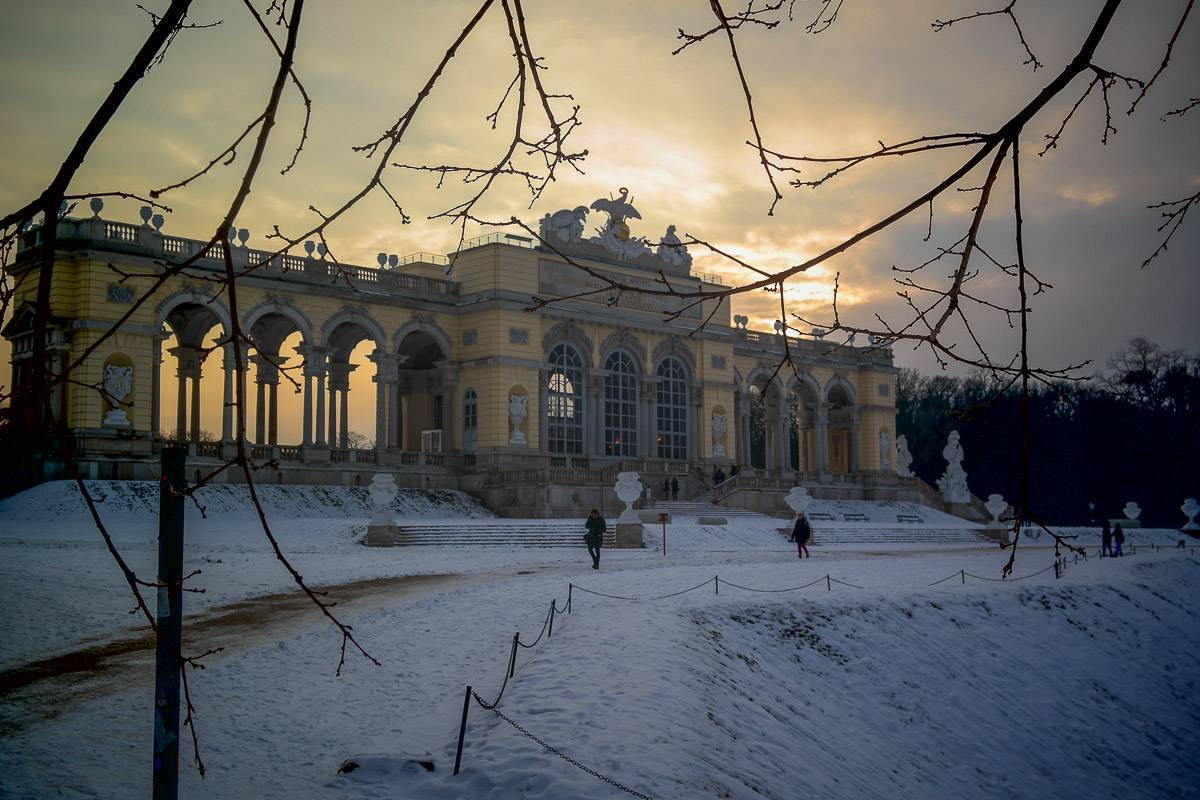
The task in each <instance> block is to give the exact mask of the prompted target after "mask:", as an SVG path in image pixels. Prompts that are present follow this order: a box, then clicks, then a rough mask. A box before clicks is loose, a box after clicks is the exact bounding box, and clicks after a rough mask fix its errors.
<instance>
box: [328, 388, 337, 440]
mask: <svg viewBox="0 0 1200 800" xmlns="http://www.w3.org/2000/svg"><path fill="white" fill-rule="evenodd" d="M337 401H338V390H337V389H335V388H333V380H332V379H330V381H329V446H330V447H337V446H338V444H337V439H338V435H337V432H338V430H337V423H338V413H337Z"/></svg>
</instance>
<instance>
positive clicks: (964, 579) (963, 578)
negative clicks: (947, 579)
mask: <svg viewBox="0 0 1200 800" xmlns="http://www.w3.org/2000/svg"><path fill="white" fill-rule="evenodd" d="M958 573H959V575H960V576H961V577H962V582H963V586H966V585H967V571H966V570H965V569H960V570H959V571H958Z"/></svg>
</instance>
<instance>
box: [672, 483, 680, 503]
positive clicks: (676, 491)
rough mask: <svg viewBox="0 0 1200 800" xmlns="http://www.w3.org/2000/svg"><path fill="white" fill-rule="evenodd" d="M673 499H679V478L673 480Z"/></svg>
mask: <svg viewBox="0 0 1200 800" xmlns="http://www.w3.org/2000/svg"><path fill="white" fill-rule="evenodd" d="M671 499H672V500H678V499H679V479H678V478H671Z"/></svg>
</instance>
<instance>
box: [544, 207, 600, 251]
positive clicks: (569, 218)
mask: <svg viewBox="0 0 1200 800" xmlns="http://www.w3.org/2000/svg"><path fill="white" fill-rule="evenodd" d="M587 214H588V210H587V207H586V206H576V207H575V208H564V209H562V210H561V211H555V212H554V213H553V214H547V215H546V216H544V217H542V222H541V225H540V226H539V227H538V236H540V237H542V240H543V241H545V242H548V243H550V244H559V243H562V244H567V243H570V242H579V241H583V221H584V220H585V219H587Z"/></svg>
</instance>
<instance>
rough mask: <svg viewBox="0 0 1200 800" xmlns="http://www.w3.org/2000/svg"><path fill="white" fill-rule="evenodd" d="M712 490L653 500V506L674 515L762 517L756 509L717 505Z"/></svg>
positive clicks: (657, 509)
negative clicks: (681, 496)
mask: <svg viewBox="0 0 1200 800" xmlns="http://www.w3.org/2000/svg"><path fill="white" fill-rule="evenodd" d="M713 496H714V492H713V490H712V489H709V490H708V491H707V492H704V493H703V494H701V495H697V496H696V497H694V498H692V499H691V500H655V501H654V505H653V508H654V510H656V511H666V512H667V513H669V514H670V515H671V517H672V518H674V517H726V518H729V517H762V518H764V519H765V518H766V515H765V514H759V513H758V512H757V511H749V510H747V509H744V508H735V507H732V506H719V505H717V504H716V503H714V502H713Z"/></svg>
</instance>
